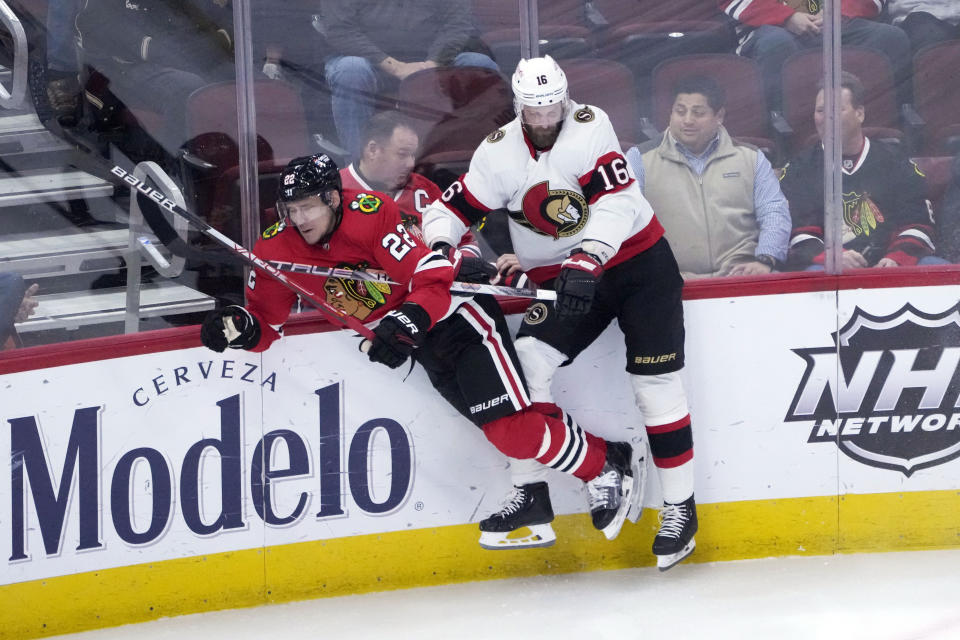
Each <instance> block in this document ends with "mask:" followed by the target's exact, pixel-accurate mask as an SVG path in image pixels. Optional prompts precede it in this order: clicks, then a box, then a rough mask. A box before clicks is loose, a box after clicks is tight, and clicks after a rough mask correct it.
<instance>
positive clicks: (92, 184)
mask: <svg viewBox="0 0 960 640" xmlns="http://www.w3.org/2000/svg"><path fill="white" fill-rule="evenodd" d="M112 194H113V185H111V184H110V183H109V182H107V181H106V180H102V179H100V178H97V177H96V176H92V175H90V174H89V173H85V172H83V171H77V170H66V171H61V170H56V171H43V170H31V171H27V172H24V173H21V174H19V175H3V176H0V207H12V206H18V205H27V204H36V203H40V202H67V201H69V200H73V199H75V198H106V197H109V196H110V195H112Z"/></svg>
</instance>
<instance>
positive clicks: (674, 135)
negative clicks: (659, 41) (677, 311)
mask: <svg viewBox="0 0 960 640" xmlns="http://www.w3.org/2000/svg"><path fill="white" fill-rule="evenodd" d="M673 95H674V98H673V108H672V110H671V112H670V126H669V129H668V130H667V131H666V132H665V133H664V135H663V138H662V140H661V141H660V144H659V146H657V147H655V148H653V149H649V150H648V151H646V152H645V153H642V154H641V150H640V149H639V148H638V147H633V148H631V149H630V150H629V151H627V160H628V161H629V162H630V164H631V166H632V167H633V172H634V173H635V174H636V176H637V181H638V182H639V184H640V188H641V189H642V190H643V195H644V196H645V197H646V198H647V200H648V201H649V202H650V204H651V205H652V206H653V210H654V211H656V212H657V218H658V219H659V220H660V222H661V224H663V228H664V231H665V232H666V236H667V240H668V241H669V242H670V246H671V248H673V253H674V256H676V258H677V264H678V265H679V267H680V273H681V275H682V276H683V278H684V279H685V280H689V279H693V278H703V277H709V276H746V275H761V274H764V273H770V272H771V271H773V270H774V269H775V268H776V267H777V266H778V264H779V263H780V262H782V261H783V260H785V259H786V257H787V241H788V240H789V238H790V211H789V208H788V206H787V200H786V198H784V196H783V193H781V192H780V185H779V184H778V182H777V177H776V174H774V172H773V168H772V167H771V166H770V161H769V160H767V158H766V156H765V155H763V153H762V152H760V151H759V150H757V148H756V147H753V146H751V145H745V144H741V143H737V142H734V141H733V140H731V138H730V134H728V133H727V130H726V129H725V128H724V126H723V118H724V115H725V114H726V111H725V109H724V104H725V100H726V98H725V95H724V91H723V89H722V88H721V87H720V86H719V85H718V84H717V83H716V82H715V81H714V80H712V79H711V78H706V77H702V76H698V77H692V78H686V79H683V80H681V81H680V82H678V83H677V86H676V87H675V88H674V92H673Z"/></svg>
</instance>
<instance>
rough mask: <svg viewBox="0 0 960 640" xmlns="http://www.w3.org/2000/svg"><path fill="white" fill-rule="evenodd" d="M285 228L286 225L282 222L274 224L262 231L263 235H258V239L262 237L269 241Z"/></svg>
mask: <svg viewBox="0 0 960 640" xmlns="http://www.w3.org/2000/svg"><path fill="white" fill-rule="evenodd" d="M286 228H287V225H286V224H284V223H283V220H281V221H279V222H274V223H273V224H272V225H270V226H269V227H267V228H266V229H264V230H263V233H261V234H260V237H262V238H263V239H264V240H269V239H270V238H273V237H274V236H276V235H277V234H278V233H280V232H281V231H283V230H284V229H286Z"/></svg>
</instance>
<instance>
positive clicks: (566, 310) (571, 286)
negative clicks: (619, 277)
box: [554, 250, 603, 318]
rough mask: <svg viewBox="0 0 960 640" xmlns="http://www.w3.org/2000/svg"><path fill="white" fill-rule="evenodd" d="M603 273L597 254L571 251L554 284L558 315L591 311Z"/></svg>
mask: <svg viewBox="0 0 960 640" xmlns="http://www.w3.org/2000/svg"><path fill="white" fill-rule="evenodd" d="M601 275H603V267H602V266H601V265H600V260H599V259H598V258H597V257H596V256H594V255H593V254H590V253H587V252H586V251H581V250H577V251H574V252H573V253H571V254H570V257H569V258H567V259H566V260H564V261H563V264H561V265H560V275H559V276H557V280H556V283H555V284H554V288H555V289H556V291H557V300H556V302H554V308H555V309H556V310H557V316H558V317H560V318H570V317H573V316H579V315H583V314H584V313H586V312H588V311H590V305H592V304H593V295H594V293H595V290H596V288H597V282H599V281H600V276H601Z"/></svg>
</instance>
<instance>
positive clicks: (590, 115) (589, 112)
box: [573, 106, 597, 122]
mask: <svg viewBox="0 0 960 640" xmlns="http://www.w3.org/2000/svg"><path fill="white" fill-rule="evenodd" d="M596 118H597V114H595V113H594V112H593V109H591V108H590V107H588V106H582V107H580V108H579V109H577V110H576V111H574V112H573V119H574V121H576V122H593V121H594V120H596Z"/></svg>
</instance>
